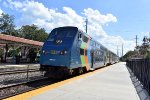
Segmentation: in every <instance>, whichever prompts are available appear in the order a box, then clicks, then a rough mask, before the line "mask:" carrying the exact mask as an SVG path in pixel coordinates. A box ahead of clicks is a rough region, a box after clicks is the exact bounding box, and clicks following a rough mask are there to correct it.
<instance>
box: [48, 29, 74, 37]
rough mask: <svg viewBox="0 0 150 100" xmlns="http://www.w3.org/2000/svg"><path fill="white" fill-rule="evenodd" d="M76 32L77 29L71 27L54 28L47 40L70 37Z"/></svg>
mask: <svg viewBox="0 0 150 100" xmlns="http://www.w3.org/2000/svg"><path fill="white" fill-rule="evenodd" d="M76 33H77V31H76V30H72V29H54V30H53V31H52V32H51V33H50V35H49V38H48V40H51V39H55V38H72V37H74V36H75V34H76Z"/></svg>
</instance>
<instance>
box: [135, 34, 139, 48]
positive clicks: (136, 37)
mask: <svg viewBox="0 0 150 100" xmlns="http://www.w3.org/2000/svg"><path fill="white" fill-rule="evenodd" d="M137 40H138V37H137V35H136V38H135V43H136V47H137Z"/></svg>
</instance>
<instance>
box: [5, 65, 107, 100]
mask: <svg viewBox="0 0 150 100" xmlns="http://www.w3.org/2000/svg"><path fill="white" fill-rule="evenodd" d="M107 68H109V67H105V68H101V69H98V70H95V71H93V72H89V73H86V74H83V75H80V76H76V77H73V78H70V79H67V80H64V81H60V82H57V83H54V84H51V85H48V86H45V87H42V88H39V89H36V90H33V91H29V92H26V93H22V94H19V95H16V96H13V97H10V98H6V99H4V100H27V99H29V98H31V97H33V96H36V95H39V94H41V93H43V92H46V91H48V90H52V89H55V88H57V87H60V86H63V85H65V84H68V83H70V82H73V81H74V80H77V79H80V78H83V77H85V76H88V75H90V74H93V73H95V72H99V71H104V70H106V69H107Z"/></svg>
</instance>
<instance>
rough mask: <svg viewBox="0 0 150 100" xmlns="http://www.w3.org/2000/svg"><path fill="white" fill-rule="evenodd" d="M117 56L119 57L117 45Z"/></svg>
mask: <svg viewBox="0 0 150 100" xmlns="http://www.w3.org/2000/svg"><path fill="white" fill-rule="evenodd" d="M117 56H119V51H118V45H117Z"/></svg>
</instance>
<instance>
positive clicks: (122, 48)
mask: <svg viewBox="0 0 150 100" xmlns="http://www.w3.org/2000/svg"><path fill="white" fill-rule="evenodd" d="M122 57H123V43H122Z"/></svg>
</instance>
